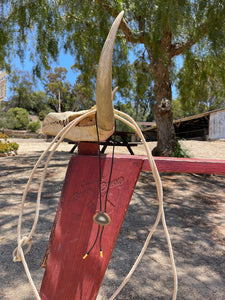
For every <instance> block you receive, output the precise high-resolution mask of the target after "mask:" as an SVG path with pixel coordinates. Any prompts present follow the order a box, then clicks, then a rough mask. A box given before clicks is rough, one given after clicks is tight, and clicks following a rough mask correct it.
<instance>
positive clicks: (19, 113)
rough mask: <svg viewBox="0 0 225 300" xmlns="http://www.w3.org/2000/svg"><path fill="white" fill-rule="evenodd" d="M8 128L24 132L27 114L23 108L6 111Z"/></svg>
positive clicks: (27, 122) (27, 121)
mask: <svg viewBox="0 0 225 300" xmlns="http://www.w3.org/2000/svg"><path fill="white" fill-rule="evenodd" d="M6 115H7V119H8V124H9V126H8V128H9V129H18V130H25V129H27V125H28V124H29V114H28V111H27V110H26V109H24V108H20V107H15V108H10V109H9V110H8V111H7V114H6Z"/></svg>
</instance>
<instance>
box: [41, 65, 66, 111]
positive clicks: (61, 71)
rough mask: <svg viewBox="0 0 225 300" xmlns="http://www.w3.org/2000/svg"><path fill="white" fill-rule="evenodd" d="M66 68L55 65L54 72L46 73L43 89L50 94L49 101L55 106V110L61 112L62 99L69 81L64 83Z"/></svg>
mask: <svg viewBox="0 0 225 300" xmlns="http://www.w3.org/2000/svg"><path fill="white" fill-rule="evenodd" d="M67 72H68V71H67V69H66V68H64V67H56V68H55V69H54V72H52V71H50V72H49V73H48V74H47V80H46V82H45V89H46V92H47V94H48V95H49V96H50V103H51V104H52V105H53V106H54V107H55V109H56V111H58V112H61V105H62V101H63V100H65V97H66V93H67V91H68V89H70V86H69V83H66V82H65V80H66V74H67Z"/></svg>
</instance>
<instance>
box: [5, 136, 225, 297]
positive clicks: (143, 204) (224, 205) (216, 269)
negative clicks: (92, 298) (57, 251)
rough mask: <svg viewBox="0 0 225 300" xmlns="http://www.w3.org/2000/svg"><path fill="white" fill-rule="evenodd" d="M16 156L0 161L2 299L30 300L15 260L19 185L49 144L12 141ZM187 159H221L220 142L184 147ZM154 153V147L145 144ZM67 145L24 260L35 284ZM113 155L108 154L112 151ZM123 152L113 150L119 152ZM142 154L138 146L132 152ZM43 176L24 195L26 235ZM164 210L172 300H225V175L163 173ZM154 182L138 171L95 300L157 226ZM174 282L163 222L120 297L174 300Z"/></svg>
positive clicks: (51, 174)
mask: <svg viewBox="0 0 225 300" xmlns="http://www.w3.org/2000/svg"><path fill="white" fill-rule="evenodd" d="M17 141H18V142H19V145H20V148H19V151H18V155H17V156H15V157H6V158H0V174H1V177H0V233H1V234H0V254H1V255H0V265H1V268H0V299H3V300H8V299H10V300H11V299H16V300H30V299H34V297H33V296H32V292H31V288H30V286H29V284H28V281H27V278H26V275H25V272H24V269H23V266H22V264H21V263H13V262H12V251H13V249H14V248H15V247H16V227H17V221H18V212H19V208H20V202H21V197H22V193H23V190H24V187H25V185H26V182H27V179H28V176H29V174H30V172H31V169H32V167H33V165H34V163H35V162H36V161H37V159H38V157H39V156H40V154H41V153H42V151H43V150H44V149H46V147H47V145H48V143H46V142H45V141H42V140H38V141H37V140H17ZM182 144H183V147H185V148H186V149H187V151H188V152H189V154H190V156H191V157H200V158H216V159H224V158H225V142H223V141H220V142H198V141H185V142H182ZM150 147H151V148H152V147H154V143H150ZM71 148H72V145H69V144H67V143H63V144H62V145H61V146H60V149H59V151H57V152H56V154H55V155H54V156H53V160H52V161H51V164H50V167H49V169H48V174H47V179H46V181H45V185H44V189H43V195H42V204H41V211H40V219H39V223H38V228H37V230H36V233H35V236H34V239H33V246H32V249H31V251H30V253H29V254H27V256H26V259H27V261H28V265H29V267H30V269H31V273H32V276H33V279H34V281H35V283H36V284H37V286H38V287H39V286H40V283H41V280H42V276H43V270H42V269H41V267H40V266H41V263H42V259H43V255H44V252H45V248H46V244H47V241H48V237H49V233H50V230H51V226H52V222H53V219H54V214H55V210H56V207H57V203H58V199H59V197H60V192H61V187H62V184H63V179H64V176H65V172H66V168H67V164H68V161H69V159H70V156H71V154H70V153H69V150H70V149H71ZM109 151H110V149H109ZM121 151H122V152H125V153H126V154H128V152H127V150H126V149H121V148H118V149H116V152H121ZM134 152H135V154H144V153H143V146H141V145H139V146H138V147H135V148H134ZM39 175H40V171H38V172H37V176H36V177H35V178H34V181H33V183H32V186H31V189H30V191H29V193H28V197H27V202H26V205H25V215H24V226H23V228H24V229H23V231H24V234H27V232H28V231H29V230H30V226H31V222H32V220H33V212H34V208H35V196H36V191H37V187H38V182H39V181H38V179H39ZM161 177H162V181H163V187H164V209H165V215H166V219H167V225H168V228H169V232H170V236H171V240H172V244H173V249H174V256H175V261H176V266H177V272H178V282H179V289H178V296H177V299H181V300H183V299H185V300H186V299H187V300H188V299H190V300H192V299H210V300H211V299H215V300H223V299H224V295H225V256H224V251H225V226H224V219H225V202H224V199H225V192H224V186H225V177H223V176H212V175H207V176H206V175H205V176H204V175H198V174H166V173H163V174H161ZM155 198H156V190H155V184H154V180H153V178H152V176H151V174H149V173H141V175H140V177H139V180H138V183H137V186H136V189H135V191H134V194H133V197H132V200H131V204H130V206H129V209H128V212H127V215H126V218H125V221H124V224H123V226H122V229H121V232H120V235H119V238H118V242H117V244H116V247H115V249H114V252H113V255H112V259H111V261H110V264H109V267H108V270H107V272H106V275H105V278H104V281H103V284H102V288H101V290H100V293H99V297H98V298H99V299H107V298H109V297H110V296H111V294H112V293H113V291H115V289H116V288H117V287H118V285H119V284H120V283H121V281H122V279H123V278H124V276H125V275H126V274H127V272H129V269H130V268H131V266H132V265H133V263H134V261H135V259H136V258H137V256H138V254H139V252H140V250H141V248H142V246H143V244H144V241H145V238H146V235H147V233H148V230H149V228H150V227H151V225H152V224H153V223H154V220H155V217H156V213H157V209H158V204H157V201H156V200H155ZM172 290H173V277H172V271H171V267H170V261H169V256H168V250H167V245H166V240H165V235H164V232H163V228H162V226H161V224H160V226H159V227H158V229H157V231H156V232H155V234H154V235H153V238H152V240H151V242H150V245H149V247H148V249H147V251H146V254H145V256H144V258H143V260H142V262H141V263H140V265H139V267H138V269H137V270H136V271H135V273H134V275H133V277H132V278H131V280H130V281H129V283H128V284H127V286H126V287H125V288H124V289H123V290H122V292H121V294H119V296H118V297H117V299H120V300H122V299H123V300H128V299H129V300H130V299H136V300H138V299H143V300H144V299H146V300H147V299H154V300H155V299H171V298H172Z"/></svg>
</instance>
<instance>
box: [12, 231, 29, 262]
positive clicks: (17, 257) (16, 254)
mask: <svg viewBox="0 0 225 300" xmlns="http://www.w3.org/2000/svg"><path fill="white" fill-rule="evenodd" d="M26 244H29V245H28V247H27V249H26V251H25V252H24V255H26V254H27V253H28V252H29V251H30V249H31V239H30V240H28V239H27V237H26V236H24V237H23V238H22V239H21V240H20V242H19V243H18V246H17V247H16V248H15V249H14V251H13V261H14V262H16V261H21V260H22V258H21V251H23V250H22V247H23V246H25V245H26Z"/></svg>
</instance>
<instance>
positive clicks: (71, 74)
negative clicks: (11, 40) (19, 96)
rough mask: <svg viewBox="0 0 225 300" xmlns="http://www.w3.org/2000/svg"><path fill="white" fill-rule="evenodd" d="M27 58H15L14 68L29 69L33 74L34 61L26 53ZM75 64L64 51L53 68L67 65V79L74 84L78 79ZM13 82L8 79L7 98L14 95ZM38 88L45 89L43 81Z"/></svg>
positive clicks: (39, 82)
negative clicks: (21, 59)
mask: <svg viewBox="0 0 225 300" xmlns="http://www.w3.org/2000/svg"><path fill="white" fill-rule="evenodd" d="M26 57H27V58H25V60H24V62H23V63H21V61H20V59H19V58H18V57H16V58H14V59H13V61H12V70H14V69H15V68H17V69H18V70H19V71H28V72H30V73H31V74H32V68H33V63H32V62H30V60H29V55H26ZM73 64H74V59H73V57H72V56H71V55H70V54H64V53H63V52H61V53H60V55H59V59H58V62H57V63H53V64H52V69H54V68H55V67H65V68H66V69H67V71H68V73H67V80H68V81H69V82H70V83H71V84H73V83H75V81H76V72H75V71H73V70H72V69H71V66H72V65H73ZM10 87H11V84H10V82H9V81H8V84H7V99H8V100H9V98H10V97H11V96H12V92H11V91H10ZM37 89H38V90H44V88H43V86H42V84H41V81H40V80H39V81H38V84H37Z"/></svg>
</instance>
